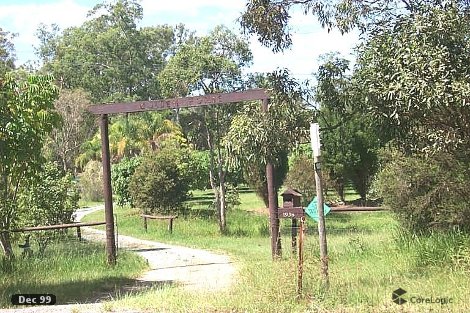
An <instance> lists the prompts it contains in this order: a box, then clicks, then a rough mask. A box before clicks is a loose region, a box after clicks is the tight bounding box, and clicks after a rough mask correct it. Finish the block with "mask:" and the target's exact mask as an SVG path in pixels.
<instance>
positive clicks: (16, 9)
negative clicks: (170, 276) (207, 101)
mask: <svg viewBox="0 0 470 313" xmlns="http://www.w3.org/2000/svg"><path fill="white" fill-rule="evenodd" d="M100 2H101V1H96V0H36V1H34V0H0V27H1V28H3V30H6V31H9V32H12V33H16V34H17V37H16V38H15V39H14V40H13V43H14V45H15V48H16V56H17V62H16V64H17V65H21V64H24V63H25V62H27V61H34V60H36V56H35V54H34V47H35V46H37V45H38V40H37V39H36V36H35V32H36V29H37V28H38V26H39V24H40V23H44V24H46V25H49V24H52V23H55V24H57V25H59V27H60V28H61V29H65V28H67V27H70V26H79V25H81V24H82V23H83V22H84V21H85V20H86V15H87V12H88V11H89V10H90V9H92V8H93V6H94V5H96V4H98V3H100ZM246 2H247V0H170V1H168V0H140V3H141V5H142V7H143V12H144V17H143V20H142V22H141V24H140V26H151V25H159V24H169V25H176V24H178V23H184V24H185V25H186V26H187V27H188V28H189V29H192V30H195V31H196V33H197V34H198V35H205V34H207V33H208V32H209V31H210V30H211V29H212V28H214V26H216V25H220V24H224V25H225V26H227V27H229V28H230V29H232V30H233V31H235V32H237V33H240V32H241V29H240V26H239V23H238V22H237V19H238V18H239V17H240V15H241V12H242V11H243V10H244V7H245V4H246ZM291 15H292V20H291V23H290V27H291V29H292V33H293V46H292V48H291V49H290V50H288V51H285V52H283V53H277V54H275V53H273V52H271V50H270V49H269V48H266V47H263V46H261V44H259V43H258V41H257V39H256V37H255V36H251V37H250V39H249V41H250V47H251V50H252V52H253V65H252V67H251V69H250V71H252V72H271V71H273V70H275V69H276V68H288V69H289V70H290V71H291V73H292V74H293V75H294V76H295V77H297V78H298V79H309V78H312V77H311V76H312V73H314V72H316V70H317V69H318V65H319V62H318V57H319V56H320V55H322V54H324V53H328V52H333V51H338V52H340V53H341V54H342V55H343V56H344V57H346V58H348V59H350V60H351V61H352V60H353V57H352V55H351V53H352V49H353V47H354V46H355V45H356V44H357V43H358V36H357V34H355V33H353V34H347V35H344V36H343V35H341V34H340V33H339V32H337V31H331V32H330V33H328V32H327V31H326V30H325V29H322V28H321V27H320V26H319V24H318V22H317V21H316V18H315V17H313V16H311V15H310V16H305V15H303V14H302V13H301V12H300V10H299V11H295V12H292V13H291Z"/></svg>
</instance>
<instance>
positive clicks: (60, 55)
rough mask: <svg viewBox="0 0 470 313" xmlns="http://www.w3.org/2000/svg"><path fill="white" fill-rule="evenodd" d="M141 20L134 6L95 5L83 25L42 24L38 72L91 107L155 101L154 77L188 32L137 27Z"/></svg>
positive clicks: (122, 2) (121, 0)
mask: <svg viewBox="0 0 470 313" xmlns="http://www.w3.org/2000/svg"><path fill="white" fill-rule="evenodd" d="M142 17H143V9H142V6H141V5H140V4H139V3H138V2H137V1H134V0H118V1H116V2H113V3H101V4H98V5H96V6H95V7H94V8H93V9H92V10H91V11H90V12H89V13H88V19H87V20H86V21H85V22H84V23H83V24H82V25H80V26H77V27H70V28H67V29H65V30H63V31H62V32H61V31H60V30H59V29H58V28H57V27H56V26H54V25H52V26H50V27H48V26H45V25H41V26H40V28H39V29H38V32H37V35H38V37H39V40H40V45H39V47H38V48H37V54H38V56H39V57H40V59H41V60H42V61H43V69H42V70H43V71H46V72H51V73H53V74H54V76H55V77H56V78H57V79H58V81H59V83H60V85H61V87H63V88H69V89H74V88H82V89H84V90H86V91H87V92H89V93H90V94H91V97H92V101H94V102H112V101H122V100H137V99H138V100H148V99H150V98H153V99H156V98H160V96H161V93H160V88H159V84H158V82H157V75H158V73H159V72H160V71H161V70H162V69H163V67H164V65H165V62H166V58H167V57H168V56H169V55H170V54H171V53H172V52H173V51H174V50H175V45H176V44H178V43H179V42H180V41H184V40H186V38H187V37H189V36H190V33H189V32H188V31H187V30H186V29H185V28H184V26H182V25H179V26H177V27H171V26H168V25H159V26H149V27H139V26H138V23H139V22H140V21H141V20H142Z"/></svg>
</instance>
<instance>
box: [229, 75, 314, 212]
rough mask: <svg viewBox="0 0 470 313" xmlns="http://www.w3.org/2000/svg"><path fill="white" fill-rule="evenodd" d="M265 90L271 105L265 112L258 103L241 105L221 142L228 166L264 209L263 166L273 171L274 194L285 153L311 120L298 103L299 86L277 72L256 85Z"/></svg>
mask: <svg viewBox="0 0 470 313" xmlns="http://www.w3.org/2000/svg"><path fill="white" fill-rule="evenodd" d="M258 84H259V86H262V87H264V88H266V89H268V90H269V93H270V95H271V101H270V104H269V108H268V110H267V112H262V110H261V105H260V103H259V102H258V103H251V104H247V105H245V107H244V108H243V110H242V111H241V112H239V113H238V114H237V115H235V117H234V119H233V122H232V124H231V125H230V130H229V132H228V133H227V136H226V138H225V142H226V145H227V149H228V155H229V156H230V158H229V163H230V164H231V166H234V167H241V168H242V169H243V173H244V177H245V179H246V181H247V182H248V183H249V184H250V185H251V186H252V187H253V188H254V189H255V190H256V192H257V194H258V195H259V196H260V197H261V198H262V199H263V200H264V202H265V204H266V206H267V205H268V191H267V181H266V164H267V163H268V162H271V163H272V164H273V165H274V167H275V177H274V178H275V179H274V185H275V190H276V191H277V190H278V189H279V188H280V187H281V186H282V183H283V182H284V178H285V176H286V173H287V170H288V159H287V156H288V153H289V150H291V149H294V148H295V147H296V146H297V145H298V144H299V143H301V142H303V141H306V140H307V138H308V133H307V130H308V125H309V122H310V120H311V118H312V114H311V111H309V110H307V109H306V107H305V105H304V103H303V102H302V96H303V90H302V88H301V86H300V85H299V84H298V83H297V82H296V81H295V80H293V79H291V78H290V75H289V72H288V71H285V70H280V71H277V72H274V73H271V74H269V75H267V76H266V77H265V78H264V79H262V80H261V81H259V82H258Z"/></svg>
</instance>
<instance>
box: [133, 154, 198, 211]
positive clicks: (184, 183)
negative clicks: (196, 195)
mask: <svg viewBox="0 0 470 313" xmlns="http://www.w3.org/2000/svg"><path fill="white" fill-rule="evenodd" d="M187 165H188V163H187V162H185V156H184V155H182V154H180V153H178V151H176V150H174V149H163V150H161V151H159V152H158V153H155V154H151V155H148V156H146V157H144V158H143V159H142V162H141V164H140V165H139V166H138V167H137V168H136V169H135V172H134V174H133V175H132V177H131V180H130V182H129V193H130V195H131V198H132V203H133V204H134V205H135V206H136V207H138V208H140V209H141V210H142V211H143V212H144V213H162V214H168V213H175V212H178V211H182V210H183V208H184V207H183V202H184V201H185V200H186V199H187V198H188V192H189V186H190V177H189V175H188V171H185V167H186V166H187Z"/></svg>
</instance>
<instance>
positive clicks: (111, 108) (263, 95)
mask: <svg viewBox="0 0 470 313" xmlns="http://www.w3.org/2000/svg"><path fill="white" fill-rule="evenodd" d="M253 100H261V102H262V110H263V112H267V111H268V103H269V95H268V93H267V92H266V91H265V90H264V89H250V90H246V91H240V92H229V93H216V94H208V95H204V96H195V97H184V98H173V99H164V100H149V101H137V102H126V103H111V104H99V105H92V106H90V107H89V108H88V111H90V112H91V113H93V114H95V115H100V116H101V119H100V120H101V123H100V132H101V153H102V157H101V159H102V163H103V190H104V202H105V221H106V252H107V259H108V264H109V265H115V264H116V240H115V234H114V214H113V196H112V189H111V162H110V152H109V134H108V114H118V113H135V112H146V111H158V110H166V109H178V108H189V107H201V106H209V105H215V104H226V103H233V102H242V101H253ZM266 179H267V187H268V199H269V205H268V206H269V221H270V229H271V252H272V257H273V259H274V258H276V257H278V256H280V244H279V243H280V242H279V218H278V212H277V207H278V203H277V192H276V191H275V189H274V167H273V164H272V163H268V164H266Z"/></svg>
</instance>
